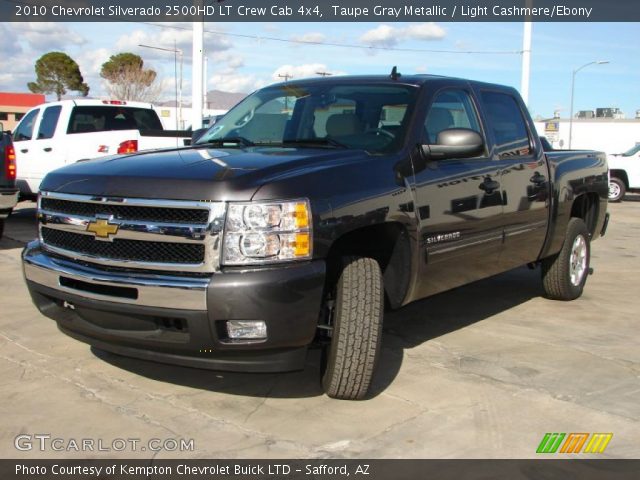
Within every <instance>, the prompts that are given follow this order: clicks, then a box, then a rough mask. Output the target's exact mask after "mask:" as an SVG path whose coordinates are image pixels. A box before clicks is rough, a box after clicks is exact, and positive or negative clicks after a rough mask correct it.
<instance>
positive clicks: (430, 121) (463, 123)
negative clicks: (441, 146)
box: [424, 89, 480, 145]
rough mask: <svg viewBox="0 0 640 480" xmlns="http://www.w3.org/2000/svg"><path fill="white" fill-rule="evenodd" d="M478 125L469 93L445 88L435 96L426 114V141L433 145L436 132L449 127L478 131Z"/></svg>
mask: <svg viewBox="0 0 640 480" xmlns="http://www.w3.org/2000/svg"><path fill="white" fill-rule="evenodd" d="M479 125H480V122H478V117H477V115H476V111H475V109H474V108H473V103H472V101H471V98H470V97H469V94H468V93H467V92H465V91H464V90H455V89H452V90H446V91H444V92H441V93H439V94H438V95H437V96H436V98H435V99H434V101H433V103H432V104H431V108H430V109H429V113H428V114H427V119H426V120H425V122H424V128H425V136H426V143H428V144H431V145H435V144H436V143H437V141H438V134H439V133H440V132H442V131H443V130H447V129H449V128H468V129H471V130H474V131H476V132H478V133H480V127H479Z"/></svg>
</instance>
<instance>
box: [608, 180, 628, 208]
mask: <svg viewBox="0 0 640 480" xmlns="http://www.w3.org/2000/svg"><path fill="white" fill-rule="evenodd" d="M625 192H626V187H625V185H624V182H623V181H622V180H620V179H619V178H617V177H611V178H610V179H609V201H610V202H619V201H620V200H622V197H624V194H625Z"/></svg>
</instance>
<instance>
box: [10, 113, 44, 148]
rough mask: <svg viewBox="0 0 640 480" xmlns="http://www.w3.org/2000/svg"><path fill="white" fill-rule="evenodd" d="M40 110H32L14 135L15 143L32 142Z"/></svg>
mask: <svg viewBox="0 0 640 480" xmlns="http://www.w3.org/2000/svg"><path fill="white" fill-rule="evenodd" d="M39 111H40V110H32V111H30V112H29V113H27V115H25V117H24V118H23V119H22V121H21V122H20V125H18V127H17V128H16V130H15V132H14V133H13V141H14V142H24V141H25V140H31V137H32V136H33V126H34V125H35V123H36V118H37V116H38V112H39Z"/></svg>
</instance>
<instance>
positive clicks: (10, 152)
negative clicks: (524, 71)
mask: <svg viewBox="0 0 640 480" xmlns="http://www.w3.org/2000/svg"><path fill="white" fill-rule="evenodd" d="M0 165H1V167H2V168H0V238H2V234H3V232H4V221H5V219H6V218H7V217H8V216H9V215H10V214H11V210H13V208H14V207H15V206H16V203H17V202H18V189H17V188H16V152H15V150H14V148H13V143H12V142H11V133H10V132H5V131H4V127H3V126H2V124H1V123H0Z"/></svg>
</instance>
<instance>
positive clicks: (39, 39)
mask: <svg viewBox="0 0 640 480" xmlns="http://www.w3.org/2000/svg"><path fill="white" fill-rule="evenodd" d="M19 38H20V40H24V41H26V42H27V43H28V44H29V46H30V47H31V48H32V49H33V50H47V51H51V50H62V51H64V49H67V48H69V47H70V46H76V45H84V44H85V43H86V42H87V40H86V39H85V38H84V37H82V36H81V35H79V34H78V33H76V32H74V31H72V30H69V28H67V27H66V26H65V25H64V24H61V23H54V22H29V23H22V24H20V34H19Z"/></svg>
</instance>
